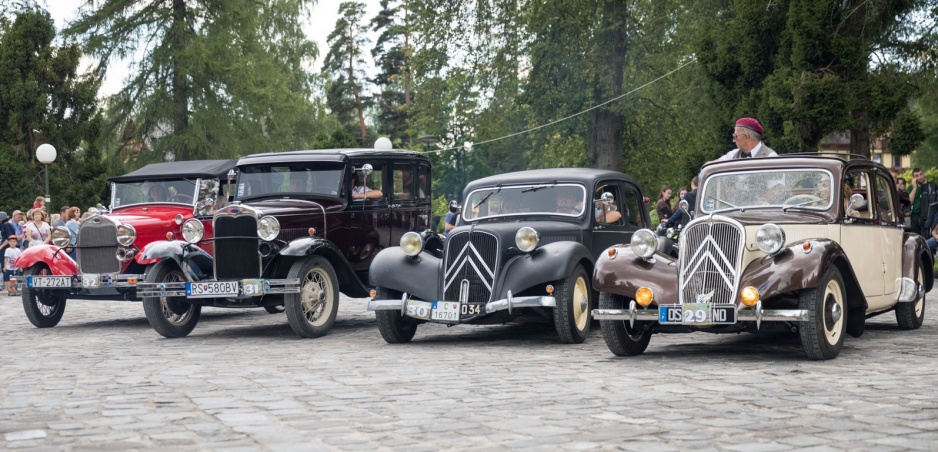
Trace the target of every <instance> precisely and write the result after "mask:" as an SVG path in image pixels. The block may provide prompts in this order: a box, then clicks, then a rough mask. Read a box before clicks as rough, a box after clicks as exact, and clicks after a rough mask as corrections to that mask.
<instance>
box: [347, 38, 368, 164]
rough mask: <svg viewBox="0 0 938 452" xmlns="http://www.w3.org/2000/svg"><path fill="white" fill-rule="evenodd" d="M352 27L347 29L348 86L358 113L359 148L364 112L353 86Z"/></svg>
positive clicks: (363, 128) (353, 39) (353, 47)
mask: <svg viewBox="0 0 938 452" xmlns="http://www.w3.org/2000/svg"><path fill="white" fill-rule="evenodd" d="M353 33H354V32H353V31H352V26H349V29H348V84H349V88H351V90H352V97H354V98H355V109H356V110H357V111H358V127H359V129H360V135H359V137H358V139H357V140H356V141H358V144H359V146H364V145H365V112H364V111H363V109H362V100H361V97H359V96H358V87H357V86H356V85H355V36H354V34H353Z"/></svg>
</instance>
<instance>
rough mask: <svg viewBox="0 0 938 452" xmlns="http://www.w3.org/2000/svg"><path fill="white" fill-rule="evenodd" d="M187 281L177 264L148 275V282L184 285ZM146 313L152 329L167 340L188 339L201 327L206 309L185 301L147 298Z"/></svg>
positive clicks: (164, 264)
mask: <svg viewBox="0 0 938 452" xmlns="http://www.w3.org/2000/svg"><path fill="white" fill-rule="evenodd" d="M185 280H186V278H185V276H184V275H183V274H182V270H180V269H179V268H178V267H176V264H175V263H174V262H170V261H163V262H160V263H158V264H156V267H155V268H152V269H150V271H148V272H147V276H146V282H148V283H168V282H181V281H185ZM143 312H144V313H145V314H146V315H147V321H148V322H150V326H151V327H153V329H154V330H156V332H157V333H160V334H161V335H163V336H164V337H170V338H173V337H185V336H187V335H188V334H189V333H191V332H192V330H193V329H194V328H195V325H196V324H197V323H199V317H201V316H202V306H200V305H197V304H192V303H189V302H187V301H186V298H185V297H143Z"/></svg>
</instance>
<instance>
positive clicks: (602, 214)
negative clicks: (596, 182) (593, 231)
mask: <svg viewBox="0 0 938 452" xmlns="http://www.w3.org/2000/svg"><path fill="white" fill-rule="evenodd" d="M615 205H616V198H615V196H613V194H612V193H609V192H604V193H603V194H602V195H600V197H599V199H597V200H596V208H595V209H594V215H595V216H596V221H598V222H600V223H606V224H610V223H618V222H619V220H621V219H622V214H621V213H619V212H618V211H617V210H615Z"/></svg>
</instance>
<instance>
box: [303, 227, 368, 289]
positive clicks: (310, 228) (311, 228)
mask: <svg viewBox="0 0 938 452" xmlns="http://www.w3.org/2000/svg"><path fill="white" fill-rule="evenodd" d="M310 229H312V228H310ZM310 235H312V234H310ZM368 296H369V297H371V298H374V297H377V296H378V291H377V290H374V289H371V290H369V291H368Z"/></svg>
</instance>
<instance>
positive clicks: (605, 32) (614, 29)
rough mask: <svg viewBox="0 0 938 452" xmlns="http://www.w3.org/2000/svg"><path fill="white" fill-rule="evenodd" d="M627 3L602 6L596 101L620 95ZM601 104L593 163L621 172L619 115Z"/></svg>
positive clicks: (596, 115)
mask: <svg viewBox="0 0 938 452" xmlns="http://www.w3.org/2000/svg"><path fill="white" fill-rule="evenodd" d="M626 3H627V2H624V1H621V0H607V1H606V2H605V4H604V5H603V26H602V28H601V30H600V33H599V41H598V44H599V45H598V48H600V49H609V51H608V52H602V53H600V54H602V55H604V56H605V57H604V58H603V61H602V66H601V67H599V68H597V70H596V74H597V76H596V86H597V87H598V88H599V89H598V90H597V93H598V98H597V99H595V100H597V101H598V102H603V101H606V100H608V99H612V98H614V97H616V96H619V95H620V94H622V78H623V71H624V66H625V48H626V41H625V40H626V33H627V32H626V27H625V25H626V20H627V14H628V5H627V4H626ZM609 107H610V106H608V105H607V106H604V107H601V108H599V109H597V110H596V112H595V113H594V114H593V120H594V121H593V127H594V129H593V133H592V134H591V138H592V140H593V143H592V144H593V145H592V148H593V156H594V162H593V163H594V166H596V167H597V168H600V169H608V170H613V171H622V148H623V146H622V117H621V115H619V114H618V113H616V112H615V111H614V110H612V109H611V108H609Z"/></svg>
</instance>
